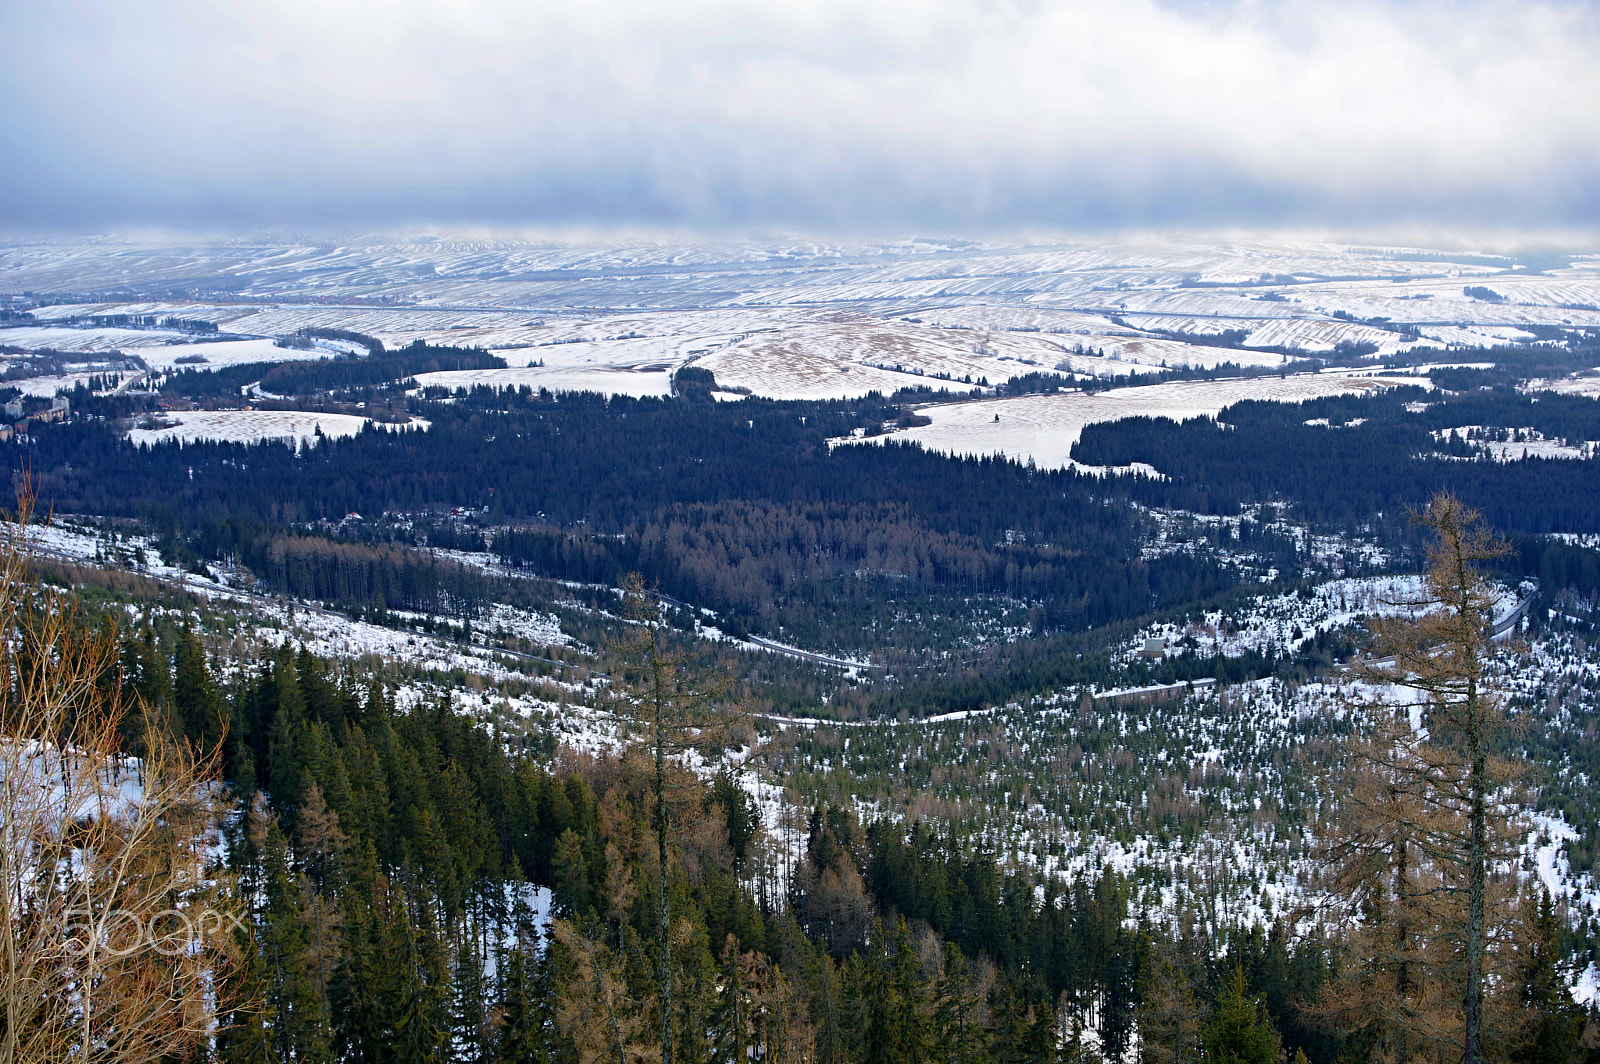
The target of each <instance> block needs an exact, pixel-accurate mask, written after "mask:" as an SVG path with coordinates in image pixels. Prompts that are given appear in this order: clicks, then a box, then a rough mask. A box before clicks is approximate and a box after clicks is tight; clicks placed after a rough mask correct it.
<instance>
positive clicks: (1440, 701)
mask: <svg viewBox="0 0 1600 1064" xmlns="http://www.w3.org/2000/svg"><path fill="white" fill-rule="evenodd" d="M1417 516H1418V520H1419V521H1420V523H1421V524H1422V525H1424V526H1425V527H1426V528H1427V529H1428V530H1429V531H1430V532H1431V533H1432V536H1433V542H1432V543H1431V545H1430V547H1429V552H1428V566H1427V570H1426V573H1425V576H1424V581H1423V592H1422V594H1421V596H1420V597H1419V598H1418V599H1417V600H1416V601H1414V602H1412V603H1409V604H1406V605H1409V606H1410V607H1411V609H1410V611H1409V612H1408V613H1407V614H1403V615H1396V616H1391V617H1387V618H1383V619H1379V620H1376V621H1374V622H1373V624H1372V631H1373V636H1374V652H1375V655H1376V658H1377V660H1376V661H1375V662H1374V663H1371V664H1369V665H1367V666H1366V667H1365V668H1364V669H1363V670H1362V673H1363V677H1362V678H1363V679H1365V680H1366V681H1368V682H1369V683H1376V684H1382V685H1386V686H1388V687H1390V688H1391V689H1392V690H1397V691H1410V692H1414V693H1415V694H1414V697H1411V698H1410V699H1409V700H1407V699H1405V698H1402V699H1401V700H1400V704H1398V705H1397V704H1395V703H1394V702H1389V703H1387V704H1376V703H1375V704H1370V705H1368V706H1366V707H1365V709H1366V711H1367V712H1368V713H1369V714H1371V715H1372V716H1374V717H1376V718H1377V723H1376V727H1375V728H1374V732H1373V734H1371V735H1370V736H1368V737H1367V738H1366V739H1365V740H1363V741H1360V742H1357V743H1356V744H1355V745H1354V746H1353V749H1352V754H1353V757H1352V758H1351V760H1350V765H1349V778H1348V780H1347V787H1346V789H1345V792H1344V795H1343V798H1342V810H1341V818H1340V820H1341V822H1340V824H1339V825H1338V827H1337V828H1336V829H1335V830H1334V831H1333V832H1332V833H1331V835H1330V838H1329V840H1328V849H1327V854H1328V856H1329V857H1330V858H1331V862H1332V866H1333V886H1334V889H1335V891H1336V893H1337V894H1338V895H1340V896H1342V897H1343V899H1344V901H1345V903H1346V904H1347V905H1349V906H1350V907H1351V908H1352V909H1353V910H1354V911H1355V912H1356V913H1358V914H1359V915H1360V917H1361V923H1362V926H1361V928H1360V929H1359V930H1358V932H1357V934H1356V937H1355V940H1354V942H1353V945H1354V946H1355V948H1356V951H1357V952H1359V953H1360V954H1362V961H1361V963H1360V964H1358V965H1356V966H1354V967H1352V968H1351V969H1350V970H1349V971H1348V972H1347V973H1346V977H1345V979H1344V980H1343V981H1342V982H1341V983H1340V984H1338V986H1337V987H1336V988H1335V990H1334V991H1333V992H1332V993H1331V994H1330V995H1329V996H1328V997H1326V998H1325V999H1324V1001H1323V1003H1322V1006H1323V1010H1324V1012H1325V1013H1326V1014H1328V1015H1330V1016H1342V1017H1343V1018H1344V1020H1345V1021H1346V1022H1350V1023H1354V1024H1355V1025H1356V1026H1358V1027H1359V1028H1360V1029H1362V1030H1363V1031H1364V1032H1365V1036H1366V1037H1367V1038H1368V1039H1369V1041H1370V1042H1371V1043H1372V1051H1373V1054H1374V1056H1375V1058H1377V1059H1383V1060H1394V1061H1404V1060H1408V1059H1413V1058H1416V1059H1429V1058H1431V1057H1434V1056H1436V1055H1438V1054H1441V1053H1444V1052H1446V1051H1447V1047H1450V1046H1453V1047H1454V1049H1455V1050H1457V1051H1459V1052H1460V1054H1461V1055H1460V1058H1459V1059H1461V1060H1462V1061H1464V1062H1466V1064H1478V1062H1479V1061H1481V1060H1482V1059H1483V1058H1484V1053H1485V1044H1486V1037H1487V1034H1488V1026H1487V1025H1486V994H1485V988H1486V986H1487V985H1488V984H1489V982H1490V980H1489V971H1490V964H1491V962H1492V961H1495V960H1496V957H1494V956H1491V947H1492V946H1494V945H1495V944H1496V942H1497V941H1499V940H1501V939H1503V938H1504V936H1505V935H1506V933H1507V932H1508V931H1509V929H1510V928H1511V927H1512V926H1513V925H1514V922H1515V919H1514V909H1513V908H1512V905H1513V899H1512V897H1511V895H1512V894H1514V892H1515V883H1514V882H1506V883H1501V884H1498V885H1497V884H1495V883H1494V882H1493V881H1492V878H1491V875H1490V871H1491V868H1492V866H1493V865H1494V864H1495V863H1496V861H1497V859H1505V858H1508V857H1510V856H1511V855H1512V854H1513V853H1514V852H1515V851H1514V842H1515V840H1514V839H1512V838H1511V836H1510V823H1509V819H1508V818H1507V817H1505V816H1503V815H1497V813H1498V811H1497V810H1496V809H1495V808H1494V795H1495V793H1496V791H1497V790H1498V789H1500V788H1501V787H1503V786H1504V785H1505V784H1506V783H1507V782H1508V781H1509V780H1510V779H1511V778H1513V776H1514V766H1512V765H1510V764H1509V763H1507V762H1505V761H1503V760H1499V759H1496V758H1495V757H1493V756H1492V755H1491V751H1492V749H1493V747H1494V743H1495V738H1496V735H1497V733H1498V731H1499V729H1500V728H1502V727H1503V725H1504V715H1503V705H1502V702H1503V698H1502V693H1501V691H1500V690H1499V688H1498V686H1497V685H1496V684H1495V683H1494V681H1493V677H1492V672H1491V670H1492V666H1493V664H1494V660H1495V657H1496V650H1495V647H1494V644H1493V641H1492V634H1493V629H1492V626H1493V614H1494V606H1495V602H1496V600H1497V595H1496V594H1495V591H1494V589H1493V588H1492V587H1491V586H1490V585H1489V583H1488V582H1487V580H1486V579H1485V577H1484V576H1483V573H1482V571H1481V570H1480V568H1479V566H1480V564H1481V563H1483V562H1485V561H1490V560H1492V559H1495V558H1499V557H1502V556H1504V555H1505V554H1506V553H1507V551H1508V547H1507V546H1506V545H1505V543H1504V542H1503V541H1501V540H1499V539H1498V538H1496V537H1495V536H1494V535H1493V534H1492V533H1491V532H1490V531H1489V530H1488V529H1487V528H1486V527H1485V526H1484V524H1483V522H1482V519H1481V517H1480V515H1479V514H1478V512H1477V511H1475V510H1473V509H1471V508H1470V507H1467V506H1465V505H1464V504H1462V503H1461V502H1460V501H1459V500H1458V499H1456V498H1454V497H1453V496H1450V495H1446V494H1441V495H1436V496H1435V497H1434V498H1433V499H1432V500H1431V501H1430V502H1429V503H1428V506H1427V507H1426V509H1424V510H1423V511H1422V512H1421V513H1420V514H1418V515H1417ZM1499 952H1500V953H1502V954H1504V955H1506V956H1509V951H1499Z"/></svg>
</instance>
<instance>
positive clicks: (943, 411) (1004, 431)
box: [835, 373, 1384, 469]
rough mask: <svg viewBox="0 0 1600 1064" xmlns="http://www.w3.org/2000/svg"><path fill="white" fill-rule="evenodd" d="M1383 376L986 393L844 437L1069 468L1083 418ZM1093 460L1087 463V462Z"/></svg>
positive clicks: (1198, 410)
mask: <svg viewBox="0 0 1600 1064" xmlns="http://www.w3.org/2000/svg"><path fill="white" fill-rule="evenodd" d="M1382 387H1384V384H1383V383H1382V382H1380V381H1377V380H1373V379H1370V378H1366V377H1361V376H1357V375H1354V374H1344V373H1314V374H1313V373H1301V374H1291V375H1288V376H1285V377H1254V378H1240V379H1229V380H1218V381H1169V382H1166V383H1163V384H1153V385H1145V386H1141V387H1134V388H1116V389H1112V390H1110V391H1105V392H1095V393H1085V392H1063V393H1057V394H1054V395H1024V396H1017V397H1015V398H1009V399H985V400H980V401H977V402H970V403H956V404H935V405H931V406H922V407H918V408H917V413H919V414H921V415H923V416H924V417H927V418H930V419H931V420H932V422H933V423H932V424H930V425H922V426H917V427H914V428H905V429H896V430H894V431H892V432H885V433H883V434H882V435H878V436H868V437H852V438H850V439H842V440H838V441H835V442H836V443H839V444H862V443H866V444H882V443H885V442H887V441H890V440H897V441H904V442H911V443H917V444H920V445H922V446H923V447H926V448H928V449H929V450H932V451H938V452H939V453H941V454H951V455H978V456H987V455H994V454H1003V455H1005V456H1006V457H1007V458H1010V459H1013V460H1015V461H1017V462H1023V463H1027V462H1032V463H1033V464H1034V465H1036V466H1038V467H1039V468H1041V469H1065V468H1070V467H1072V466H1073V465H1075V463H1074V462H1073V461H1072V459H1071V457H1070V455H1071V452H1072V447H1073V444H1075V443H1077V442H1078V437H1079V436H1080V435H1082V433H1083V429H1084V427H1085V426H1088V425H1094V424H1098V423H1101V422H1107V421H1119V420H1121V419H1122V418H1127V417H1140V416H1143V417H1167V418H1172V419H1173V420H1176V421H1186V420H1188V419H1190V418H1196V417H1215V416H1216V415H1217V414H1219V413H1221V412H1222V411H1223V410H1224V409H1225V408H1227V407H1229V406H1231V405H1233V404H1234V403H1238V402H1243V401H1245V400H1247V399H1262V400H1275V401H1280V402H1291V403H1292V402H1300V401H1303V400H1306V399H1317V398H1321V397H1323V396H1328V395H1344V394H1349V393H1352V392H1356V393H1359V392H1366V391H1372V390H1375V389H1378V388H1382ZM1085 468H1088V467H1085Z"/></svg>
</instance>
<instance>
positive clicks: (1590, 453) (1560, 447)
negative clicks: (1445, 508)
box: [1432, 425, 1597, 462]
mask: <svg viewBox="0 0 1600 1064" xmlns="http://www.w3.org/2000/svg"><path fill="white" fill-rule="evenodd" d="M1501 435H1509V436H1511V437H1512V438H1509V439H1503V440H1502V439H1496V438H1495V437H1497V436H1501ZM1432 436H1433V438H1434V439H1436V440H1438V441H1440V442H1441V443H1442V442H1445V441H1446V440H1449V439H1451V438H1452V436H1455V437H1460V438H1462V439H1465V440H1466V442H1467V443H1468V444H1470V445H1471V447H1472V449H1473V450H1474V451H1476V452H1477V453H1478V454H1480V455H1482V456H1484V457H1486V458H1489V459H1491V460H1492V461H1496V462H1516V461H1520V460H1522V459H1524V458H1565V459H1585V458H1593V457H1594V456H1595V451H1596V446H1597V445H1596V444H1595V443H1593V442H1590V441H1580V442H1578V443H1577V444H1570V443H1567V442H1566V441H1565V440H1558V439H1549V438H1547V437H1546V436H1545V435H1544V433H1542V432H1540V431H1539V430H1538V429H1532V428H1519V429H1502V428H1488V427H1485V426H1482V425H1462V426H1460V427H1459V428H1454V429H1435V430H1434V431H1433V432H1432Z"/></svg>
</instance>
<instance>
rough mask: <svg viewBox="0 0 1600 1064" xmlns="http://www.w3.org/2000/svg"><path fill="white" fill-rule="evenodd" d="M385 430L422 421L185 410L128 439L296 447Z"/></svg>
mask: <svg viewBox="0 0 1600 1064" xmlns="http://www.w3.org/2000/svg"><path fill="white" fill-rule="evenodd" d="M369 424H372V425H377V426H378V427H379V428H386V429H397V430H403V429H413V428H424V429H425V428H426V427H427V422H425V421H412V422H410V423H409V424H407V425H400V426H396V425H389V424H387V423H385V422H375V421H373V420H372V419H371V418H365V417H358V416H357V415H355V414H318V413H308V412H304V411H298V410H185V411H181V412H176V413H171V414H163V415H162V416H161V419H160V420H159V421H152V422H151V427H149V428H142V427H141V428H134V429H131V430H129V432H128V440H129V441H130V442H132V443H136V444H139V445H141V446H153V445H154V444H157V443H163V442H166V441H168V440H177V441H179V442H181V443H193V442H194V441H196V440H216V441H220V442H224V443H261V442H263V441H265V440H277V441H283V442H290V441H295V442H296V444H297V445H298V446H315V445H316V442H317V440H318V439H319V438H321V437H326V438H328V439H340V438H343V437H346V436H354V435H355V434H356V433H358V432H360V431H361V430H362V429H363V428H365V427H366V426H367V425H369Z"/></svg>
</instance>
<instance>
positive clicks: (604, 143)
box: [0, 0, 1600, 232]
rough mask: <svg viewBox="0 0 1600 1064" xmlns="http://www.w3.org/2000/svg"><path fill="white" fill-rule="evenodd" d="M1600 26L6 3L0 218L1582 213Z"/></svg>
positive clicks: (1521, 11)
mask: <svg viewBox="0 0 1600 1064" xmlns="http://www.w3.org/2000/svg"><path fill="white" fill-rule="evenodd" d="M1597 57H1600V10H1597V8H1596V6H1595V5H1593V4H1579V3H1528V2H1504V3H1501V2H1482V3H1476V2H1470V0H1468V2H1457V3H1428V2H1399V0H1396V2H1387V3H1382V2H1380V3H1361V2H1348V0H1344V2H1320V3H1310V2H1299V0H1282V2H1271V0H1268V2H1251V0H1242V2H1239V3H1228V2H1225V0H1222V2H1214V3H1205V2H1177V0H1168V2H1162V3H1157V2H1152V0H1014V2H999V0H997V2H984V0H919V2H909V0H559V2H549V0H429V2H423V0H383V2H381V3H380V2H377V0H249V2H246V0H5V2H3V3H0V226H3V227H6V228H12V229H15V228H19V227H21V228H52V227H54V228H71V229H82V228H93V227H103V226H112V225H130V224H149V223H155V224H165V225H173V226H211V227H215V226H227V225H248V226H259V225H282V224H299V225H304V224H312V225H314V224H331V225H352V224H354V225H387V224H396V223H401V224H408V223H418V222H485V223H518V224H533V225H576V224H598V225H645V226H653V225H660V226H678V227H707V228H723V229H729V228H750V227H766V226H790V227H801V228H805V227H811V228H818V229H831V230H839V229H856V230H872V231H875V232H885V231H889V230H895V229H904V228H905V227H908V226H911V227H929V226H942V227H946V228H947V229H949V230H951V231H956V230H972V231H981V230H997V229H1018V228H1030V227H1036V228H1051V227H1054V228H1069V229H1092V228H1105V227H1164V228H1180V227H1184V226H1191V227H1216V226H1220V225H1231V226H1283V225H1319V226H1329V227H1350V226H1363V225H1373V224H1387V223H1426V224H1433V225H1440V226H1468V227H1492V228H1495V229H1501V230H1504V229H1507V228H1516V227H1519V226H1526V227H1544V228H1569V227H1570V228H1582V229H1592V228H1593V225H1592V223H1593V222H1594V221H1595V219H1596V217H1597V216H1600V61H1597Z"/></svg>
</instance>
